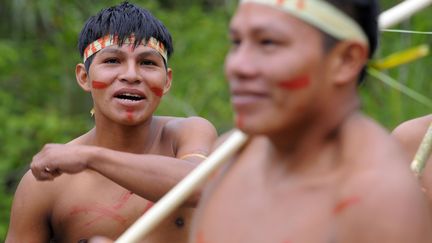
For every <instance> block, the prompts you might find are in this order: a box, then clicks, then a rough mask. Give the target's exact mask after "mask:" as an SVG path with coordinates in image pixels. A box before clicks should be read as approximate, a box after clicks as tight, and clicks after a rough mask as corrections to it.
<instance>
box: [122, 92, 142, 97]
mask: <svg viewBox="0 0 432 243" xmlns="http://www.w3.org/2000/svg"><path fill="white" fill-rule="evenodd" d="M121 95H124V96H131V97H137V98H141V96H140V95H137V94H130V93H124V94H121Z"/></svg>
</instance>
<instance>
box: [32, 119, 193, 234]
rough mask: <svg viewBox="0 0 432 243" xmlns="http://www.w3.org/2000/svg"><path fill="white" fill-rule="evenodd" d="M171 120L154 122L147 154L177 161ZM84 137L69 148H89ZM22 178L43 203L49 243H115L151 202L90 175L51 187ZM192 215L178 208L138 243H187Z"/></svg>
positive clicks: (56, 182)
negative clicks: (98, 239)
mask: <svg viewBox="0 0 432 243" xmlns="http://www.w3.org/2000/svg"><path fill="white" fill-rule="evenodd" d="M172 119H173V118H167V117H158V118H154V120H155V122H156V125H155V126H153V127H152V128H153V129H154V131H156V132H155V135H154V137H153V140H152V144H151V146H149V148H148V149H147V150H146V151H145V153H146V154H154V155H163V156H169V157H176V148H175V144H176V141H175V136H174V135H173V134H172V131H171V130H170V129H167V128H166V127H167V125H166V124H167V123H168V122H169V121H171V120H172ZM91 134H92V132H89V133H87V134H85V135H83V136H81V137H79V138H77V139H75V140H73V141H71V142H70V144H79V145H94V144H91V142H89V141H91V139H90V137H91V136H92V135H91ZM26 177H31V178H27V179H28V180H31V181H33V182H30V183H34V185H35V187H36V188H37V190H38V191H40V193H38V196H37V197H46V198H45V199H44V200H40V199H38V201H45V202H46V206H44V208H47V209H46V212H45V215H46V221H47V226H48V227H49V228H50V231H51V233H50V234H51V242H53V243H54V242H55V243H66V242H70V243H76V242H86V240H88V239H90V238H91V237H93V236H105V237H108V238H111V239H116V238H118V237H119V236H120V235H121V234H122V233H123V232H124V231H125V230H126V229H127V228H129V227H130V226H131V225H132V224H133V223H134V222H135V221H136V220H137V219H138V218H139V217H140V216H142V215H143V214H144V213H145V212H146V211H147V210H148V209H149V208H150V207H151V206H152V205H153V202H151V201H148V200H146V199H144V198H142V197H139V196H137V195H135V194H133V193H132V192H131V191H129V190H127V189H125V188H123V187H121V186H120V185H118V184H116V183H114V182H113V181H111V180H110V179H108V178H106V177H104V176H102V175H101V174H99V173H98V172H95V171H93V170H85V171H83V172H81V173H78V174H73V175H69V174H62V175H61V176H59V177H57V178H56V179H55V180H53V181H51V182H40V181H36V180H35V179H34V178H33V176H32V174H31V172H28V173H27V175H26ZM193 211H194V209H193V208H192V207H182V208H180V209H179V210H177V211H175V212H174V213H173V214H172V215H171V216H169V217H168V219H166V220H165V221H164V222H163V223H162V224H160V225H159V226H158V227H157V228H156V229H155V230H154V231H153V232H151V233H150V234H149V235H148V236H147V237H146V239H145V240H143V241H142V242H151V243H158V242H160V243H165V242H186V241H187V238H188V232H189V227H190V219H191V215H192V213H193Z"/></svg>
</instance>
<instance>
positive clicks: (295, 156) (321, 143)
mask: <svg viewBox="0 0 432 243" xmlns="http://www.w3.org/2000/svg"><path fill="white" fill-rule="evenodd" d="M339 104H344V105H343V106H340V107H338V111H337V112H335V111H325V112H323V115H321V116H319V117H317V118H316V119H315V120H313V121H311V122H309V123H303V124H302V125H301V126H302V127H300V126H299V127H296V128H293V129H290V130H289V131H288V130H287V131H286V132H285V133H284V134H283V135H281V134H278V135H275V136H272V137H269V140H270V148H269V153H270V154H269V156H270V157H273V159H272V160H271V161H278V162H275V163H280V162H281V161H286V162H287V163H288V164H285V165H283V166H287V165H288V167H289V169H290V170H298V171H306V170H310V169H312V170H315V171H316V170H319V171H329V169H331V168H332V167H333V166H335V164H334V163H337V162H338V161H337V156H338V155H339V152H340V151H339V150H338V148H339V146H340V143H341V141H340V137H341V134H340V133H341V130H342V129H343V127H344V124H345V123H346V122H347V121H348V120H349V119H350V118H352V117H354V116H356V114H357V112H358V109H359V100H358V98H355V99H350V102H345V103H339ZM332 109H333V110H335V109H334V107H333V108H332Z"/></svg>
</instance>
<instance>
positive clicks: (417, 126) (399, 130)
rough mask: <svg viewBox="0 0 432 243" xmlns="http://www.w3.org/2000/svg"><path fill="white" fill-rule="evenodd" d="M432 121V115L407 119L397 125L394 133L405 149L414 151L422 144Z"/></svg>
mask: <svg viewBox="0 0 432 243" xmlns="http://www.w3.org/2000/svg"><path fill="white" fill-rule="evenodd" d="M431 122H432V115H427V116H423V117H419V118H415V119H412V120H408V121H405V122H403V123H401V124H400V125H399V126H397V127H396V128H395V129H394V130H393V132H392V135H393V137H394V138H396V139H397V140H398V141H399V142H400V143H401V144H402V146H404V148H405V149H407V150H408V151H409V152H410V153H413V152H414V151H415V150H416V149H417V147H418V145H419V144H420V142H421V140H422V138H423V136H424V134H425V133H426V131H427V129H428V127H429V125H430V124H431Z"/></svg>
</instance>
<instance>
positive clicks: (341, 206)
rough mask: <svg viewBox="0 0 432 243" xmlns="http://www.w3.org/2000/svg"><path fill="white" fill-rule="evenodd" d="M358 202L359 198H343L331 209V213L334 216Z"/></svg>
mask: <svg viewBox="0 0 432 243" xmlns="http://www.w3.org/2000/svg"><path fill="white" fill-rule="evenodd" d="M359 202H360V198H359V197H348V198H345V199H343V200H341V201H339V202H338V203H337V204H336V206H335V207H334V208H333V213H334V214H339V213H341V212H342V211H343V210H345V209H347V208H348V207H350V206H352V205H354V204H357V203H359Z"/></svg>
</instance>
